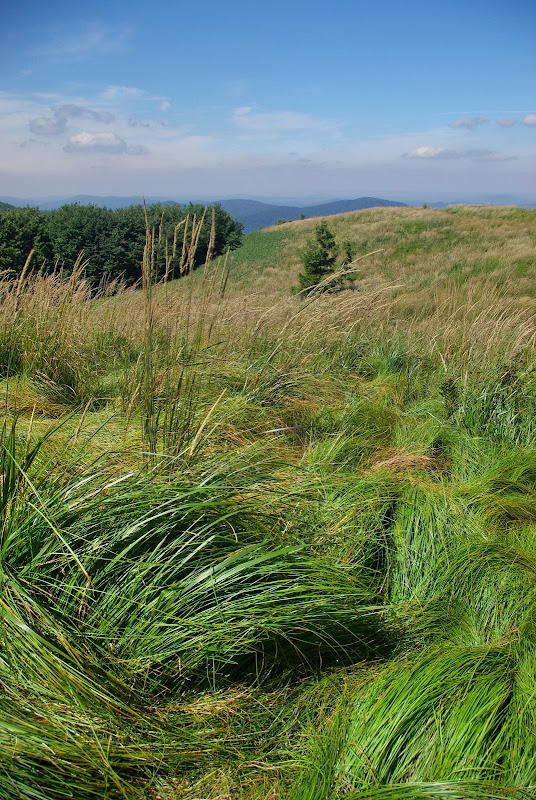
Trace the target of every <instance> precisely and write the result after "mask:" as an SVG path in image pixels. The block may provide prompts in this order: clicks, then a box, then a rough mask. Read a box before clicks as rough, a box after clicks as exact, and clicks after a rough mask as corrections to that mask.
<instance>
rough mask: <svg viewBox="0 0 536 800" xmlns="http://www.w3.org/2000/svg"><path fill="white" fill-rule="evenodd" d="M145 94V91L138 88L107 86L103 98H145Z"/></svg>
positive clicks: (102, 93) (102, 94)
mask: <svg viewBox="0 0 536 800" xmlns="http://www.w3.org/2000/svg"><path fill="white" fill-rule="evenodd" d="M144 94H145V91H144V89H139V88H138V87H137V86H117V85H112V86H107V87H106V89H104V91H103V92H101V97H103V98H104V99H105V100H121V99H123V98H125V97H143V95H144Z"/></svg>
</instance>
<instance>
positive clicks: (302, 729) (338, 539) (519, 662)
mask: <svg viewBox="0 0 536 800" xmlns="http://www.w3.org/2000/svg"><path fill="white" fill-rule="evenodd" d="M532 221H533V212H530V211H524V210H515V209H496V208H495V209H489V208H461V207H456V208H453V209H448V210H446V211H437V212H436V211H433V210H430V209H380V210H374V211H363V212H358V213H354V214H350V215H341V216H339V217H336V218H334V219H333V221H332V226H333V229H334V231H335V234H336V237H337V238H338V239H340V240H342V239H347V240H350V241H352V242H353V243H354V244H355V246H356V247H357V250H358V253H359V254H360V255H363V254H365V253H369V252H371V251H372V250H374V249H380V248H382V249H383V252H382V253H376V254H375V255H373V256H371V257H368V258H365V259H362V260H361V261H359V262H358V263H357V264H356V267H357V270H358V279H357V280H356V282H355V284H354V288H353V289H350V290H346V291H342V292H338V293H334V294H326V295H323V294H320V295H318V296H313V297H311V298H308V299H307V300H305V301H301V300H300V299H299V298H296V297H293V296H292V295H291V294H290V292H289V289H290V287H291V286H292V285H294V284H295V282H296V275H297V272H298V271H299V269H300V265H299V257H298V255H297V254H298V250H299V248H300V247H301V246H302V244H303V242H304V240H305V239H306V237H307V236H309V235H310V233H311V231H312V227H313V225H314V222H312V221H310V220H304V221H300V222H294V223H288V224H286V225H282V226H278V227H277V229H269V230H267V231H265V232H259V233H258V234H255V235H253V236H252V237H248V239H247V241H246V245H245V246H244V249H243V250H242V251H238V252H237V253H236V254H235V257H234V261H232V262H230V261H227V262H225V259H221V260H220V261H219V262H210V261H209V263H208V264H207V265H206V266H205V269H204V270H200V271H198V272H197V273H196V274H191V275H185V276H184V277H182V278H181V280H180V281H176V282H175V281H166V280H164V281H163V282H161V283H155V274H154V259H153V255H152V254H153V252H154V250H153V248H154V246H155V242H157V241H158V234H157V232H153V231H148V237H147V248H146V252H145V257H144V264H143V270H144V281H143V286H142V287H140V289H129V290H126V289H124V288H122V287H119V286H116V287H101V289H100V290H98V291H95V290H90V288H89V286H88V285H87V284H86V283H85V281H84V278H83V265H82V264H79V268H78V270H77V271H75V273H73V275H71V276H70V277H69V279H67V280H66V279H65V277H64V276H63V275H62V274H61V273H57V274H55V275H48V276H43V275H40V274H33V273H31V272H30V270H29V269H26V270H24V271H23V273H22V276H21V278H20V280H19V281H18V283H16V284H13V283H11V282H9V280H8V279H7V278H5V279H4V280H3V281H1V282H0V311H1V314H0V381H1V382H0V391H1V395H0V396H1V400H2V427H1V435H0V582H1V591H0V620H1V637H0V681H1V683H2V688H3V695H2V698H1V700H0V722H1V725H0V728H1V732H0V748H1V752H2V756H3V758H2V770H0V797H1V798H6V800H7V798H9V799H10V800H11V798H13V797H18V798H23V799H24V800H63V799H64V798H69V797H71V798H81V799H83V800H85V799H86V798H87V800H92V799H93V798H94V800H97V799H98V800H104V798H110V800H111V799H112V798H132V800H179V798H181V800H183V799H184V800H199V798H203V800H223V798H229V799H230V800H231V799H232V800H269V798H270V799H271V800H273V799H274V798H286V799H287V800H343V799H344V800H382V798H383V800H418V799H419V798H426V799H428V798H448V799H449V800H482V799H484V798H487V799H488V800H491V798H501V799H502V800H504V798H512V799H515V800H528V798H533V797H535V796H536V778H535V775H536V745H535V742H536V738H535V736H534V727H535V724H536V675H535V667H534V663H535V660H534V643H535V638H536V628H535V625H534V615H535V612H536V589H535V586H536V584H535V575H536V513H535V510H534V509H535V508H536V455H535V453H536V451H535V447H534V443H535V438H534V437H535V432H536V431H535V425H536V406H535V403H534V396H535V388H536V384H535V375H536V371H535V359H534V345H535V337H536V334H535V328H534V318H535V310H536V309H535V306H534V299H533V298H534V296H535V294H534V292H535V291H536V283H534V275H533V274H532V272H531V270H530V265H531V264H532V263H533V259H534V256H535V249H534V248H535V244H536V243H535V241H534V237H533V235H532V233H531V228H530V224H531V222H532ZM330 224H331V223H330ZM191 235H194V234H193V233H192V234H191ZM191 244H192V247H193V246H194V244H195V243H194V242H193V241H192V242H191ZM168 277H169V276H168Z"/></svg>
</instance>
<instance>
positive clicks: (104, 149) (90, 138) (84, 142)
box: [63, 131, 147, 156]
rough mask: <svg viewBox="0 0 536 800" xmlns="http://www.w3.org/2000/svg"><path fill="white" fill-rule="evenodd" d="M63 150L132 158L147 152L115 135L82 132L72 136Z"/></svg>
mask: <svg viewBox="0 0 536 800" xmlns="http://www.w3.org/2000/svg"><path fill="white" fill-rule="evenodd" d="M63 150H64V151H65V152H66V153H109V154H111V155H121V154H123V153H125V154H127V155H131V156H137V155H142V154H144V153H146V152H147V149H146V148H145V147H142V146H141V145H130V146H129V145H127V143H126V142H125V140H124V139H121V137H120V136H117V134H115V133H89V132H88V131H80V133H75V134H74V135H73V136H70V137H69V139H68V141H67V144H65V145H64V147H63Z"/></svg>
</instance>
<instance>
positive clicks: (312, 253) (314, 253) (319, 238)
mask: <svg viewBox="0 0 536 800" xmlns="http://www.w3.org/2000/svg"><path fill="white" fill-rule="evenodd" d="M338 253H339V247H338V245H337V243H336V242H335V237H334V235H333V233H332V232H331V231H330V229H329V227H328V224H327V222H325V221H322V222H319V223H318V224H317V225H316V226H315V235H314V238H313V239H309V240H308V241H307V242H306V245H305V247H304V248H303V250H302V251H301V260H302V264H303V272H300V274H299V275H298V279H299V285H298V287H297V291H298V292H303V294H304V295H305V294H309V292H310V291H311V290H312V289H313V288H314V287H315V286H316V285H317V284H319V283H320V282H321V281H323V280H324V278H325V277H326V276H327V275H329V273H330V272H333V269H334V266H335V261H336V260H337V255H338Z"/></svg>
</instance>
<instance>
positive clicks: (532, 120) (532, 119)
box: [522, 114, 536, 128]
mask: <svg viewBox="0 0 536 800" xmlns="http://www.w3.org/2000/svg"><path fill="white" fill-rule="evenodd" d="M522 122H523V125H527V126H528V127H530V128H532V127H534V125H536V114H527V116H526V117H523V119H522Z"/></svg>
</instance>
